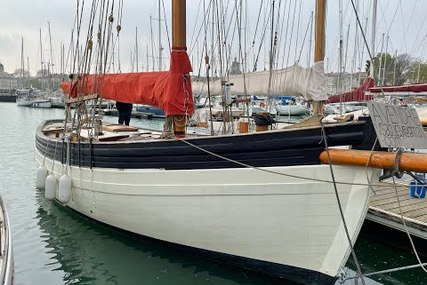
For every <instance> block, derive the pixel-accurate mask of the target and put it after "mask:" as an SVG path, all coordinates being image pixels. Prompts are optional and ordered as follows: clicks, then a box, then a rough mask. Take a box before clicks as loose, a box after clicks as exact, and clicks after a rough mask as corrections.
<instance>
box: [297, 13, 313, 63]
mask: <svg viewBox="0 0 427 285" xmlns="http://www.w3.org/2000/svg"><path fill="white" fill-rule="evenodd" d="M311 21H313V14H311V15H310V18H309V20H308V22H307V28H306V30H305V33H304V38H303V39H302V43H301V48H300V52H299V55H298V57H297V60H296V63H297V64H298V63H299V62H300V60H301V56H302V52H303V50H304V44H305V40H306V38H307V35H308V31H309V29H310V26H311ZM308 65H310V63H308Z"/></svg>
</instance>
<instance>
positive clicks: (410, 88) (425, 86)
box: [369, 83, 427, 93]
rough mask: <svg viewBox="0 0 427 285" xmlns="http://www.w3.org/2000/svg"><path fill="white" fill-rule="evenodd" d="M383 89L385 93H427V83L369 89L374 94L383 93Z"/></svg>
mask: <svg viewBox="0 0 427 285" xmlns="http://www.w3.org/2000/svg"><path fill="white" fill-rule="evenodd" d="M381 89H382V90H383V91H384V92H415V93H417V92H427V83H419V84H407V85H393V86H384V87H382V88H380V87H373V88H369V91H370V92H372V93H381V92H382V91H381Z"/></svg>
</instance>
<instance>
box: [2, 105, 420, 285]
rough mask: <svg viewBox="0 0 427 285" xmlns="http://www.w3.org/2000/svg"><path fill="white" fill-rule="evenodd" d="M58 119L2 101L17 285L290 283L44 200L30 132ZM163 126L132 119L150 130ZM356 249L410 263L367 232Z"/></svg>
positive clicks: (366, 257) (407, 275)
mask: <svg viewBox="0 0 427 285" xmlns="http://www.w3.org/2000/svg"><path fill="white" fill-rule="evenodd" d="M62 116H63V110H60V109H45V110H43V109H31V108H23V107H17V106H16V105H15V104H9V103H0V121H1V124H2V134H1V137H0V142H1V146H2V147H1V148H0V157H1V164H0V177H1V178H2V179H1V188H0V191H1V195H2V197H3V198H4V200H5V203H6V205H7V207H8V211H9V216H10V221H11V224H12V239H13V249H14V254H15V284H17V285H24V284H25V285H26V284H29V285H33V284H47V285H50V284H55V285H56V284H100V285H101V284H102V285H103V284H120V285H132V284H144V285H149V284H168V285H174V284H197V285H199V284H221V285H231V284H284V285H290V284H291V283H290V282H287V281H284V280H278V279H275V278H272V277H268V276H265V275H262V274H257V273H253V272H247V271H244V270H240V269H236V268H234V267H229V266H226V265H219V264H217V263H215V262H213V261H211V260H208V259H205V258H203V257H200V256H198V255H195V254H192V253H188V252H182V251H179V250H176V249H174V248H170V247H165V246H164V245H163V244H160V243H158V242H154V241H151V240H145V239H141V238H138V237H136V236H132V235H128V234H125V233H123V232H119V231H116V230H114V229H111V228H109V227H105V226H102V225H99V224H96V223H94V222H93V221H91V220H88V219H86V218H84V217H82V216H80V215H77V214H76V213H74V212H71V211H69V210H67V209H65V208H63V207H61V206H59V205H57V204H56V203H53V202H50V201H46V200H45V199H44V197H43V193H41V192H40V191H38V190H37V189H35V177H36V164H35V161H34V135H35V129H36V127H37V126H38V124H39V123H40V122H41V121H42V120H44V119H52V118H62ZM106 119H107V120H108V121H110V122H115V120H116V119H115V118H106ZM161 123H162V121H161V120H158V121H139V122H138V120H137V119H132V121H131V124H135V125H137V124H141V125H147V124H150V125H149V127H152V128H158V127H160V126H161ZM356 252H357V253H358V255H359V259H360V262H361V263H362V269H363V270H364V271H369V272H370V271H375V270H380V269H385V268H391V267H395V266H401V265H407V264H414V263H416V262H415V259H414V258H413V255H412V254H411V253H410V252H408V251H406V250H400V249H399V250H398V249H396V248H395V247H391V246H388V245H386V244H383V243H382V242H379V241H377V240H376V239H374V238H372V236H371V235H370V233H369V231H367V230H365V229H364V230H363V231H362V234H361V237H360V239H359V241H358V243H357V245H356ZM349 266H350V267H353V268H354V265H353V264H352V263H351V262H349ZM390 276H391V277H388V276H381V277H380V279H381V281H382V282H384V284H427V274H425V273H423V272H422V271H421V270H420V269H416V270H411V271H405V272H404V273H399V274H391V275H390Z"/></svg>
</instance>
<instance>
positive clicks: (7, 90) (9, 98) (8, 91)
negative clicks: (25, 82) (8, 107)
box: [0, 63, 18, 102]
mask: <svg viewBox="0 0 427 285" xmlns="http://www.w3.org/2000/svg"><path fill="white" fill-rule="evenodd" d="M17 87H18V82H17V80H16V78H15V77H13V76H12V75H11V74H9V73H6V72H4V66H3V64H1V63H0V102H16V94H15V92H16V88H17Z"/></svg>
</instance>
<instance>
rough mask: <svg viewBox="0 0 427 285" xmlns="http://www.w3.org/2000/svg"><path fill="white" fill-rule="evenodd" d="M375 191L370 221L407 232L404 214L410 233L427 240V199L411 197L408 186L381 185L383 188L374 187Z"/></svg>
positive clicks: (369, 212) (369, 213) (370, 209)
mask: <svg viewBox="0 0 427 285" xmlns="http://www.w3.org/2000/svg"><path fill="white" fill-rule="evenodd" d="M374 190H375V192H376V194H374V195H373V196H372V199H371V203H370V207H369V211H368V215H367V219H368V220H370V221H373V222H377V223H380V224H383V225H385V226H387V227H391V228H394V229H397V230H401V231H405V228H404V225H403V222H402V218H401V213H402V215H403V217H404V219H405V223H406V225H407V227H408V231H409V232H410V233H411V234H412V235H414V236H417V237H420V238H423V239H427V198H423V199H418V198H413V197H411V196H410V195H409V193H410V191H409V185H408V184H398V183H396V185H393V184H392V183H381V187H374ZM396 191H397V193H398V197H399V201H400V205H401V211H400V209H399V203H398V200H397V197H396Z"/></svg>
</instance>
